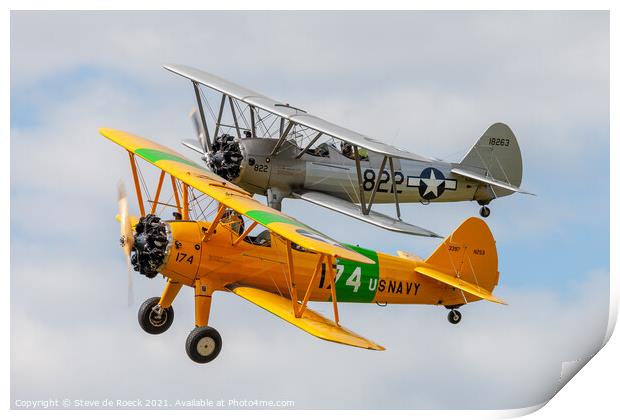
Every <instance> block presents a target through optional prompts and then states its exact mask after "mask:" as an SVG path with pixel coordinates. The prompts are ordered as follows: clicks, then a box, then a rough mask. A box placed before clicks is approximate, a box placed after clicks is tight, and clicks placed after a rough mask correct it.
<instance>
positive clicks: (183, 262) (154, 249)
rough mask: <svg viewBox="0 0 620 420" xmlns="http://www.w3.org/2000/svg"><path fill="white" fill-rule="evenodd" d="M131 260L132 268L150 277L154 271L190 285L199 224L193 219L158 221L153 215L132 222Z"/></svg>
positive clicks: (197, 258) (199, 247)
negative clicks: (134, 227)
mask: <svg viewBox="0 0 620 420" xmlns="http://www.w3.org/2000/svg"><path fill="white" fill-rule="evenodd" d="M134 238H135V241H134V247H133V250H132V255H131V263H132V265H133V268H134V270H135V271H137V272H139V273H140V274H143V275H145V276H146V277H149V278H153V277H155V276H156V275H157V274H158V273H161V274H163V275H165V276H174V277H175V278H177V279H180V280H186V281H187V282H189V283H190V284H192V283H193V281H194V280H195V278H196V275H197V273H198V269H199V267H200V257H201V250H202V236H201V227H200V225H199V224H198V223H197V222H195V221H168V222H166V221H162V220H161V219H160V218H159V217H157V216H154V215H147V216H145V217H142V218H141V219H140V221H139V223H138V224H137V225H136V233H135V235H134Z"/></svg>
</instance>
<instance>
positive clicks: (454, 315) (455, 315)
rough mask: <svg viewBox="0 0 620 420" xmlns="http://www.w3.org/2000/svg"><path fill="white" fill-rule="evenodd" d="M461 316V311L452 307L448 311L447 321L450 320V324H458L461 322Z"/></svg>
mask: <svg viewBox="0 0 620 420" xmlns="http://www.w3.org/2000/svg"><path fill="white" fill-rule="evenodd" d="M461 318H462V316H461V313H460V312H459V311H457V310H456V309H452V310H451V311H450V312H448V321H450V324H458V323H459V322H461Z"/></svg>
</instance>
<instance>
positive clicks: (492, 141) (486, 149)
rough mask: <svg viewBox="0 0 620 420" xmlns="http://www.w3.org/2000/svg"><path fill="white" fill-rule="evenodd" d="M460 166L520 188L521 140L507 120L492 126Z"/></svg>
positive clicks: (521, 166) (521, 173) (465, 169)
mask: <svg viewBox="0 0 620 420" xmlns="http://www.w3.org/2000/svg"><path fill="white" fill-rule="evenodd" d="M459 168H460V169H462V170H464V171H465V172H470V171H473V172H474V173H476V174H478V175H482V176H485V177H487V178H491V180H495V181H498V183H499V184H507V185H508V186H512V187H514V188H516V189H518V187H520V186H521V178H522V175H523V161H522V159H521V149H520V148H519V143H517V138H516V137H515V135H514V133H513V132H512V130H511V129H510V127H508V126H507V125H506V124H504V123H495V124H493V125H492V126H490V127H489V128H488V129H487V131H485V132H484V134H483V135H482V137H480V139H479V140H478V142H477V143H476V144H474V145H473V147H472V148H471V149H470V150H469V152H468V153H467V155H465V157H464V158H463V160H462V161H461V162H460V165H459ZM455 172H456V171H455ZM463 175H464V176H467V174H463ZM493 185H496V184H493ZM497 186H500V187H502V185H497ZM513 191H514V189H513Z"/></svg>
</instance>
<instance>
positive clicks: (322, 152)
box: [314, 143, 329, 157]
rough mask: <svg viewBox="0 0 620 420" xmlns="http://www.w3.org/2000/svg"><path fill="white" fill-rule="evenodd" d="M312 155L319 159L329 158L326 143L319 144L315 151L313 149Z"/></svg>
mask: <svg viewBox="0 0 620 420" xmlns="http://www.w3.org/2000/svg"><path fill="white" fill-rule="evenodd" d="M314 155H315V156H320V157H326V156H329V148H328V146H327V143H321V144H319V146H318V147H317V148H316V149H314Z"/></svg>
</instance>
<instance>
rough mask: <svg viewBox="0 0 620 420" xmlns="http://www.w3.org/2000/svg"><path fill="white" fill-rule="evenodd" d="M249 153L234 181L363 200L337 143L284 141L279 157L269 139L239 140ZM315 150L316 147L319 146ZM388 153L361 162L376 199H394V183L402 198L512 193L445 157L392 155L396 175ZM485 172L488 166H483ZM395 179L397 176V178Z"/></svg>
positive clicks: (253, 187) (351, 164)
mask: <svg viewBox="0 0 620 420" xmlns="http://www.w3.org/2000/svg"><path fill="white" fill-rule="evenodd" d="M239 143H240V145H241V149H242V151H243V154H244V162H243V163H242V165H241V171H240V175H239V177H238V178H237V179H235V180H234V182H235V183H236V184H238V185H240V186H241V187H243V188H245V189H247V190H249V191H251V192H254V193H257V194H261V195H267V192H268V190H269V189H270V188H273V189H277V190H279V191H280V192H281V194H282V195H283V196H284V197H291V193H292V192H295V191H302V190H312V191H320V192H324V193H327V194H329V195H333V196H336V197H338V198H341V199H344V200H347V201H350V202H353V203H358V202H359V186H358V178H357V170H356V166H355V160H354V159H352V158H349V157H346V156H345V155H343V154H342V153H341V152H340V150H339V149H338V148H336V147H335V146H333V145H331V144H325V146H324V147H323V151H327V154H325V155H323V156H318V155H314V154H312V153H308V152H307V153H304V154H303V155H302V156H301V157H300V158H299V159H296V156H297V155H298V154H299V153H300V151H301V149H300V148H298V147H296V146H294V145H292V144H290V143H285V145H283V146H282V148H281V149H280V151H279V152H278V153H277V154H276V155H275V156H270V154H271V151H272V150H273V147H274V145H275V143H276V140H275V139H269V138H246V139H240V140H239ZM314 150H316V149H314ZM382 160H383V156H382V155H379V154H376V153H372V152H369V153H368V154H367V158H366V159H364V160H361V161H360V167H361V173H362V188H363V190H364V191H365V195H366V196H367V197H366V200H368V196H370V195H371V194H372V191H373V190H374V189H375V185H376V184H377V183H378V184H379V185H377V186H376V195H375V199H374V202H375V203H393V202H394V201H395V198H394V188H395V189H396V194H397V195H398V201H399V202H400V203H420V202H421V203H428V202H453V201H472V200H475V201H480V202H488V201H490V200H492V199H494V198H497V197H500V196H503V195H508V194H509V193H511V192H509V191H506V190H496V191H492V190H491V189H490V188H489V186H488V185H486V184H482V183H479V182H477V181H475V180H472V179H469V178H465V177H463V176H460V175H456V174H453V173H451V171H452V169H453V167H454V166H455V164H454V163H450V162H444V161H439V160H436V161H432V162H420V161H410V160H400V159H393V163H394V176H393V177H392V173H391V171H390V168H389V166H388V165H385V167H384V169H383V173H382V174H381V175H380V174H379V172H380V169H381V164H382ZM480 174H482V175H484V171H483V170H480ZM392 178H393V179H392Z"/></svg>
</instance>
